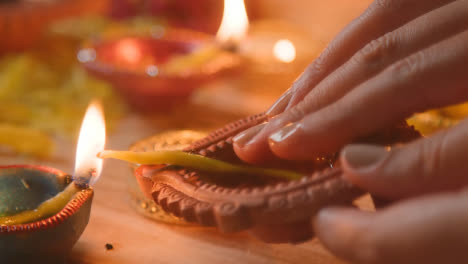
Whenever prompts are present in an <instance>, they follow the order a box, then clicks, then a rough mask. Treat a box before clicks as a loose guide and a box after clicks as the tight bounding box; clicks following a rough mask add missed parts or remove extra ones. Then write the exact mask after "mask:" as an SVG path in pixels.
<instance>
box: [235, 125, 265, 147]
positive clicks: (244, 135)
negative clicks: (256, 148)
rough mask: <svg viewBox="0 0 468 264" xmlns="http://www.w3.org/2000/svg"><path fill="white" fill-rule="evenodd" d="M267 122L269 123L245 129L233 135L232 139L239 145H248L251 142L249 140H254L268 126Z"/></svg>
mask: <svg viewBox="0 0 468 264" xmlns="http://www.w3.org/2000/svg"><path fill="white" fill-rule="evenodd" d="M266 124H267V123H263V124H260V125H256V126H254V127H251V128H249V129H247V130H244V131H243V132H241V133H239V134H237V136H235V137H233V138H232V141H234V143H236V144H237V145H238V146H239V147H243V146H245V145H247V143H249V141H250V140H252V139H253V138H254V137H255V135H257V134H258V133H259V132H260V131H261V130H262V129H263V128H264V127H265V126H266Z"/></svg>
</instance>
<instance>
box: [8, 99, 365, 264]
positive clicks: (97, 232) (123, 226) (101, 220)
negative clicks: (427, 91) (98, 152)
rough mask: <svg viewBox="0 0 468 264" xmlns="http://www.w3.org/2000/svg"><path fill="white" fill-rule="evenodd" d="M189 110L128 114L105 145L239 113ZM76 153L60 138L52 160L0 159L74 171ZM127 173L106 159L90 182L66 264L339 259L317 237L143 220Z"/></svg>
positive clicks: (334, 262) (327, 262) (124, 145)
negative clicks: (288, 239)
mask: <svg viewBox="0 0 468 264" xmlns="http://www.w3.org/2000/svg"><path fill="white" fill-rule="evenodd" d="M189 108H191V109H181V110H178V111H179V112H180V114H177V113H171V114H167V115H166V114H161V115H158V116H152V117H143V116H141V115H137V114H130V115H128V116H127V117H125V118H124V119H123V120H122V121H121V122H120V124H119V126H118V127H117V128H116V129H115V130H114V131H113V132H111V133H110V135H109V136H108V143H107V148H111V149H128V147H129V145H130V144H132V143H133V142H135V141H136V140H138V139H141V138H143V137H146V136H149V135H152V134H154V133H157V132H158V131H161V130H162V129H167V128H193V129H201V128H205V129H206V128H207V127H208V128H212V127H215V126H218V125H220V124H224V123H225V122H227V121H232V120H235V119H237V118H238V117H239V116H237V115H233V114H229V113H222V112H220V111H214V110H210V109H206V108H200V107H199V106H190V107H189ZM197 109H198V110H197ZM187 111H189V112H191V113H192V115H191V116H195V118H191V120H187V119H186V118H184V117H183V116H186V114H185V115H183V114H182V113H187ZM197 116H198V118H196V117H197ZM184 120H186V121H185V122H184ZM74 156H75V147H74V143H73V142H70V141H66V140H64V141H61V142H60V144H59V149H58V150H57V154H56V155H55V157H54V158H53V159H52V160H50V161H37V160H29V159H27V158H21V157H11V156H3V157H1V158H0V163H1V164H20V163H33V164H44V165H48V166H52V167H55V168H58V169H61V170H64V171H66V172H72V170H73V164H74ZM130 177H132V175H131V172H130V169H129V166H128V164H126V163H124V162H119V161H114V160H106V161H105V165H104V168H103V173H102V175H101V178H100V179H99V181H98V182H97V183H96V185H95V186H94V188H95V197H94V201H93V205H92V211H91V217H90V221H89V224H88V226H87V228H86V230H85V231H84V233H83V235H82V236H81V238H80V240H79V241H78V243H77V244H76V246H75V247H74V249H73V251H72V253H71V255H70V256H69V259H68V262H67V263H69V264H97V263H99V264H107V263H109V264H110V263H113V264H127V263H139V264H146V263H148V264H150V263H224V264H228V263H320V264H338V263H343V262H341V261H340V260H338V259H336V258H335V257H333V256H332V255H331V254H330V253H328V252H327V251H326V250H325V249H324V248H323V247H322V246H321V245H320V243H319V242H318V241H317V240H316V239H314V240H312V241H309V242H306V243H302V244H298V245H290V244H275V245H272V244H265V243H263V242H261V241H259V240H257V239H255V238H253V237H251V236H250V235H249V234H248V233H247V232H244V233H237V234H228V235H226V234H220V233H219V232H217V231H216V230H215V229H212V228H202V227H195V226H177V225H170V224H164V223H158V222H155V221H154V220H151V219H148V218H145V217H144V216H142V215H141V214H139V213H137V212H136V211H135V210H134V209H133V208H132V206H131V203H130V195H129V192H128V186H127V184H128V181H129V179H130ZM362 203H363V204H368V203H369V200H368V199H364V200H363V201H362ZM106 244H112V245H113V247H114V249H113V250H106V247H105V245H106Z"/></svg>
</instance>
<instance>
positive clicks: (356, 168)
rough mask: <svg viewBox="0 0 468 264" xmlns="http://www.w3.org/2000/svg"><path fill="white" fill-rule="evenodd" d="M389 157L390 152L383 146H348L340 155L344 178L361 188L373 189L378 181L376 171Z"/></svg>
mask: <svg viewBox="0 0 468 264" xmlns="http://www.w3.org/2000/svg"><path fill="white" fill-rule="evenodd" d="M388 156H389V152H388V151H387V149H385V148H384V147H382V146H377V145H368V144H350V145H347V146H345V147H344V148H343V150H342V151H341V153H340V161H341V164H342V167H343V170H344V172H345V173H344V177H345V178H347V179H348V180H350V181H351V182H353V183H354V184H356V185H358V186H360V187H363V188H366V189H368V188H369V187H370V188H371V189H373V188H372V186H373V183H374V182H375V181H377V180H378V178H377V177H376V175H375V174H376V171H377V170H378V168H379V166H380V165H381V164H382V163H383V162H384V160H385V159H386V158H387V157H388Z"/></svg>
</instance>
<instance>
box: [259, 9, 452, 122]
mask: <svg viewBox="0 0 468 264" xmlns="http://www.w3.org/2000/svg"><path fill="white" fill-rule="evenodd" d="M452 1H453V0H436V1H418V0H376V1H374V2H373V3H372V4H371V5H370V6H369V8H368V9H367V10H366V11H365V12H364V13H363V14H362V15H361V16H359V17H358V18H356V19H355V20H354V21H352V22H351V23H350V24H349V25H348V26H347V27H346V28H345V29H344V30H343V31H342V32H340V33H339V34H338V36H336V38H335V39H334V40H333V41H332V42H331V43H330V44H329V45H328V46H327V48H326V49H325V51H324V52H322V54H321V55H320V56H319V58H317V59H316V60H315V61H314V62H312V64H311V65H309V67H307V69H306V70H305V71H304V73H303V74H302V75H301V76H300V77H299V78H298V79H297V81H296V82H295V83H294V84H293V85H292V87H291V89H289V90H288V91H287V92H285V94H284V95H283V96H282V97H281V98H280V99H279V100H278V101H277V102H275V103H274V104H273V106H272V107H270V109H269V110H268V111H267V114H268V115H270V116H274V115H277V114H279V113H281V112H283V111H284V110H286V109H289V108H291V107H293V106H294V105H296V104H297V103H298V102H300V101H301V100H302V99H303V98H304V96H305V95H306V94H307V93H308V92H309V91H310V90H312V88H313V87H315V86H316V85H317V84H318V83H319V82H320V81H321V80H323V78H325V77H326V76H327V75H328V74H330V73H331V72H333V70H335V69H336V68H337V67H338V66H340V65H341V64H343V63H344V62H346V61H347V60H348V59H349V58H351V56H352V55H353V54H355V53H356V52H357V51H358V50H359V49H361V48H362V47H363V46H364V45H366V44H367V43H369V42H370V41H371V40H373V39H377V38H378V37H380V36H382V35H384V34H385V33H387V32H389V31H392V30H394V29H396V28H398V27H400V26H402V25H404V24H405V23H407V22H408V21H410V20H412V19H414V18H416V17H418V16H420V15H422V14H424V13H426V12H428V11H430V10H433V9H435V8H437V7H440V6H442V5H445V4H447V3H450V2H452Z"/></svg>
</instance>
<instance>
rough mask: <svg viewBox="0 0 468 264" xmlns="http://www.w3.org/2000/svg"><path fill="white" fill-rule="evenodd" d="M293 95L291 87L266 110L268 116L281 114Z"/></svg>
mask: <svg viewBox="0 0 468 264" xmlns="http://www.w3.org/2000/svg"><path fill="white" fill-rule="evenodd" d="M291 95H292V93H291V89H289V90H288V91H286V92H285V93H284V94H283V95H282V96H281V97H280V98H279V99H278V100H276V102H275V103H274V104H273V105H272V106H271V107H270V108H269V109H268V110H267V111H266V114H267V116H269V117H272V116H276V115H278V114H281V113H282V112H283V111H284V110H285V109H286V107H288V104H289V101H290V100H291Z"/></svg>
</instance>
